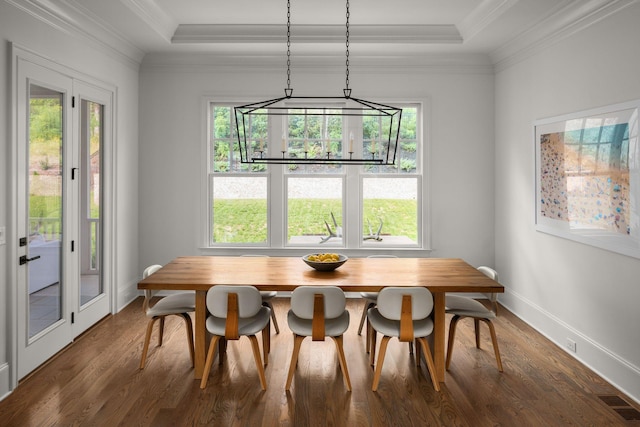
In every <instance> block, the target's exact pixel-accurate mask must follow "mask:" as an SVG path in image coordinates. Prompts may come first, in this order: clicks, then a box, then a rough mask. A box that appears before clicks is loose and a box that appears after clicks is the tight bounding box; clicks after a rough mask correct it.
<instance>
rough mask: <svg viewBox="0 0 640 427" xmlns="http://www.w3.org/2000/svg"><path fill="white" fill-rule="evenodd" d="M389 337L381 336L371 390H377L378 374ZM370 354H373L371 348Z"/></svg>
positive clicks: (380, 371) (380, 370)
mask: <svg viewBox="0 0 640 427" xmlns="http://www.w3.org/2000/svg"><path fill="white" fill-rule="evenodd" d="M390 339H391V337H388V336H386V335H385V336H383V337H382V341H380V355H379V356H378V362H377V363H376V372H375V374H374V375H373V385H372V386H371V390H373V391H377V390H378V383H379V382H380V374H381V373H382V364H383V363H384V355H385V353H386V352H387V344H389V340H390ZM371 354H373V350H371Z"/></svg>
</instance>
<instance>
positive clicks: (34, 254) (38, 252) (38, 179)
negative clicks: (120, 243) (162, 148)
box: [27, 84, 64, 338]
mask: <svg viewBox="0 0 640 427" xmlns="http://www.w3.org/2000/svg"><path fill="white" fill-rule="evenodd" d="M63 101H64V98H63V93H60V92H57V91H55V90H51V89H48V88H45V87H42V86H38V85H36V84H30V85H29V100H28V102H29V116H28V148H27V156H28V157H27V158H28V160H27V163H28V183H27V194H28V197H27V203H28V209H27V215H28V219H27V226H28V237H27V239H28V245H27V247H28V256H27V257H28V258H29V259H30V260H31V261H30V262H29V265H28V267H29V273H28V283H29V285H28V289H29V306H28V311H29V338H32V337H33V336H35V335H37V334H38V333H40V332H42V331H44V330H45V329H47V328H48V327H50V326H51V325H53V324H55V323H56V322H57V321H59V320H60V319H61V318H62V298H63V288H62V287H61V283H62V280H61V277H62V276H61V272H62V271H61V265H62V245H61V242H62V233H63V229H62V218H63V216H62V215H63V212H62V202H63V185H62V163H63V161H62V160H63V159H62V152H63V141H64V138H63V129H64V126H63Z"/></svg>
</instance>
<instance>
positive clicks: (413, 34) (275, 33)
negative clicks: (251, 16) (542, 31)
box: [171, 24, 463, 44]
mask: <svg viewBox="0 0 640 427" xmlns="http://www.w3.org/2000/svg"><path fill="white" fill-rule="evenodd" d="M344 34H345V29H344V25H292V26H291V41H292V42H294V43H341V44H342V43H344ZM286 40H287V27H286V25H237V24H236V25H225V24H181V25H178V28H177V29H176V32H175V33H174V35H173V37H172V39H171V42H172V43H174V44H183V43H285V42H286ZM349 41H350V42H353V43H408V44H432V43H438V44H442V43H450V44H461V43H462V42H463V39H462V36H461V35H460V32H459V31H458V29H457V28H456V26H455V25H350V26H349Z"/></svg>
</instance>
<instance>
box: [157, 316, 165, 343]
mask: <svg viewBox="0 0 640 427" xmlns="http://www.w3.org/2000/svg"><path fill="white" fill-rule="evenodd" d="M164 317H165V316H159V319H160V333H159V334H158V347H161V346H162V338H163V337H164Z"/></svg>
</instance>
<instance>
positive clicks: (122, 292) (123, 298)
mask: <svg viewBox="0 0 640 427" xmlns="http://www.w3.org/2000/svg"><path fill="white" fill-rule="evenodd" d="M140 295H141V294H140V291H139V290H138V283H137V282H136V283H132V284H130V285H129V286H126V287H124V288H122V289H118V297H117V302H116V310H115V312H116V313H117V312H119V311H120V310H122V309H123V308H125V307H126V306H128V305H129V304H131V302H132V301H133V300H134V299H136V298H138V297H139V296H140Z"/></svg>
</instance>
